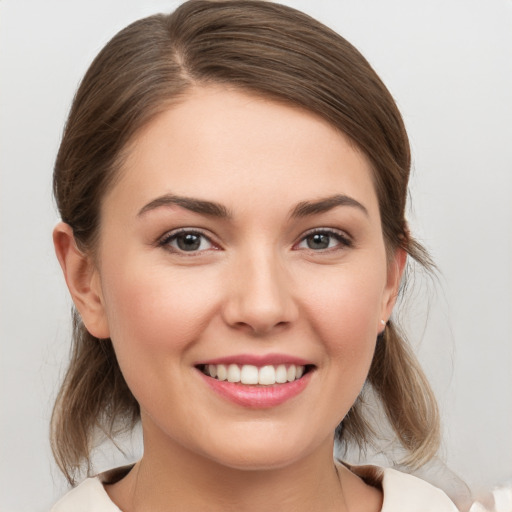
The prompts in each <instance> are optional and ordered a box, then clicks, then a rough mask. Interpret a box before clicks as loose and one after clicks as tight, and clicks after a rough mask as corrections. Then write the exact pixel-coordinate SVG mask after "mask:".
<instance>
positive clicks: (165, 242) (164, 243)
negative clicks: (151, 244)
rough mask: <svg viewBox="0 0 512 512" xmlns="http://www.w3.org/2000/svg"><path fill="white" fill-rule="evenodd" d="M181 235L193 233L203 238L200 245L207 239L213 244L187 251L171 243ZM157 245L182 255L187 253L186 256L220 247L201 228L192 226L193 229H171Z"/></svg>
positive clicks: (192, 234)
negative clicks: (206, 247)
mask: <svg viewBox="0 0 512 512" xmlns="http://www.w3.org/2000/svg"><path fill="white" fill-rule="evenodd" d="M180 235H181V236H186V235H191V236H197V237H200V239H201V240H200V242H199V243H200V245H201V244H202V243H203V241H206V242H207V243H209V244H210V245H211V247H209V248H208V249H202V250H201V249H200V248H199V250H193V251H186V250H184V249H181V248H179V247H173V246H172V245H171V243H172V242H174V241H177V240H179V237H180ZM157 245H158V246H159V247H163V248H164V249H166V250H168V251H170V252H173V253H177V254H180V255H186V256H196V255H198V254H201V253H203V252H204V251H207V250H217V249H218V247H217V246H216V245H215V243H214V242H212V240H211V238H210V237H209V236H207V235H205V233H203V232H202V231H201V230H200V229H192V228H191V229H188V228H181V229H179V230H176V231H171V232H170V233H167V234H165V235H164V236H163V237H162V238H160V240H159V241H158V244H157ZM199 247H200V246H199Z"/></svg>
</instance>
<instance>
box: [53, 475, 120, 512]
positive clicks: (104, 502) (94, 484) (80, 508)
mask: <svg viewBox="0 0 512 512" xmlns="http://www.w3.org/2000/svg"><path fill="white" fill-rule="evenodd" d="M91 510H94V512H121V511H120V509H119V508H118V507H116V505H114V503H113V502H112V501H111V499H110V498H109V496H108V494H107V492H106V491H105V488H104V487H103V484H102V482H101V480H100V478H99V477H95V478H87V479H86V480H84V481H83V482H82V483H81V484H80V485H78V486H77V487H75V488H74V489H73V490H71V491H69V492H68V493H67V494H66V495H65V496H64V497H63V498H61V499H60V500H59V501H58V502H57V503H56V504H55V505H54V506H53V508H52V509H51V510H50V512H91Z"/></svg>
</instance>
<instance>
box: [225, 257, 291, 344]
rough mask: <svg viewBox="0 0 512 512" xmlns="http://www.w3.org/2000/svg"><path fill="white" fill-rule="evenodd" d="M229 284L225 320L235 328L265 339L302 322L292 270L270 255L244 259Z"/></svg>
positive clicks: (233, 268) (232, 271)
mask: <svg viewBox="0 0 512 512" xmlns="http://www.w3.org/2000/svg"><path fill="white" fill-rule="evenodd" d="M228 280H229V283H226V289H227V297H226V300H225V303H224V308H223V316H224V320H225V322H226V323H227V324H228V325H229V326H231V327H232V328H236V329H240V330H244V331H247V332H248V333H250V334H252V335H255V336H262V335H266V334H269V333H271V332H274V331H275V330H282V329H285V328H286V327H287V326H289V325H291V324H292V323H293V322H294V321H295V320H296V319H297V318H298V307H297V302H296V300H295V298H294V296H293V293H292V289H293V286H292V278H291V276H290V275H289V269H287V268H286V267H285V265H284V264H283V262H282V261H280V260H279V258H277V257H275V256H273V255H272V254H270V253H269V252H260V254H251V255H250V256H247V257H244V258H240V259H239V261H237V262H236V264H235V265H233V267H232V269H231V272H230V274H229V276H228Z"/></svg>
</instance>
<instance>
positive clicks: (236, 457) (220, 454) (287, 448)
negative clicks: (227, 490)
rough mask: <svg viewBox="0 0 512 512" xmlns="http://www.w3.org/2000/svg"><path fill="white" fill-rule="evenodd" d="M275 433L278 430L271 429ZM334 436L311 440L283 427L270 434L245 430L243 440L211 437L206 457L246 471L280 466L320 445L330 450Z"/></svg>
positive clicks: (302, 456)
mask: <svg viewBox="0 0 512 512" xmlns="http://www.w3.org/2000/svg"><path fill="white" fill-rule="evenodd" d="M274 434H277V432H274ZM333 437H334V436H333V435H332V436H330V437H329V438H328V439H327V440H324V441H323V442H322V441H318V440H316V442H315V441H314V440H310V441H309V442H307V440H306V439H307V438H305V437H304V436H301V435H295V434H294V433H293V432H290V430H282V431H281V432H279V433H278V435H275V436H273V435H272V432H267V433H263V432H258V433H253V434H250V433H246V435H245V436H244V438H243V439H240V438H239V437H235V436H231V437H229V440H230V442H229V444H224V443H223V442H219V441H218V440H217V442H215V441H213V440H212V444H210V448H211V447H212V446H215V448H216V449H215V451H213V450H211V449H210V450H208V451H209V453H208V454H207V456H208V457H209V458H210V459H212V460H214V461H215V462H217V463H218V464H220V465H222V466H225V467H229V468H231V469H237V470H245V471H262V470H272V469H281V468H284V467H287V466H289V465H291V464H293V463H295V462H296V461H297V460H300V459H302V458H305V457H307V456H308V454H310V453H311V452H313V451H314V450H315V449H318V447H319V446H320V445H322V444H325V445H326V446H327V447H328V449H330V451H331V453H332V444H333Z"/></svg>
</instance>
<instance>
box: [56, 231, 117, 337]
mask: <svg viewBox="0 0 512 512" xmlns="http://www.w3.org/2000/svg"><path fill="white" fill-rule="evenodd" d="M53 245H54V247H55V253H56V255H57V259H58V260H59V263H60V266H61V268H62V272H63V274H64V279H65V280H66V284H67V286H68V289H69V293H70V294H71V297H72V299H73V302H74V304H75V307H76V308H77V310H78V312H79V313H80V316H81V317H82V321H83V323H84V325H85V327H86V328H87V330H88V331H89V332H90V334H92V335H93V336H95V337H96V338H108V337H109V336H110V333H109V329H108V322H107V318H106V313H105V308H104V303H103V296H102V293H101V286H100V279H99V275H98V271H97V269H96V267H95V266H94V264H93V262H92V260H91V257H90V256H89V255H87V254H84V253H83V252H82V251H80V249H79V248H78V247H77V245H76V242H75V237H74V235H73V230H72V228H71V226H69V224H66V223H64V222H60V223H59V224H57V226H55V229H54V230H53Z"/></svg>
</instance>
